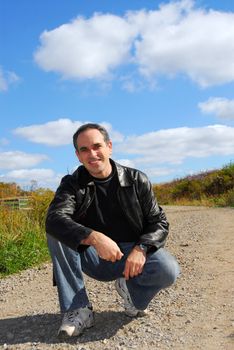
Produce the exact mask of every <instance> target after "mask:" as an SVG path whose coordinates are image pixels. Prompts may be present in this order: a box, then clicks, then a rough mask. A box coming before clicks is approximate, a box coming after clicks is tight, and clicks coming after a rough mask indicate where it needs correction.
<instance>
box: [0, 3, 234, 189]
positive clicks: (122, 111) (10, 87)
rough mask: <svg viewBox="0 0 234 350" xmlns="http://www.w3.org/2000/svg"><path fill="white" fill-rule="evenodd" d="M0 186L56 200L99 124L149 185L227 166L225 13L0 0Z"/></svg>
mask: <svg viewBox="0 0 234 350" xmlns="http://www.w3.org/2000/svg"><path fill="white" fill-rule="evenodd" d="M0 116H1V129H0V181H2V182H16V183H17V184H20V185H21V186H22V188H24V189H28V188H30V186H31V184H32V182H33V181H34V182H35V181H36V183H37V186H39V187H49V188H52V189H54V188H56V187H57V185H58V183H59V181H60V179H61V177H62V176H63V175H65V174H67V173H71V172H72V171H73V170H74V169H75V168H76V167H77V165H79V163H78V160H77V159H76V157H75V153H74V150H73V146H72V135H73V133H74V132H75V131H76V129H77V128H78V127H79V126H80V125H81V124H83V123H85V122H97V123H102V124H104V125H105V126H106V127H107V129H108V131H109V132H110V135H111V138H112V140H113V145H114V153H113V158H114V159H115V160H117V161H119V162H121V163H122V164H125V165H129V166H132V167H136V168H138V169H141V170H142V171H144V172H146V173H147V174H148V176H149V177H150V179H151V181H152V182H153V183H160V182H166V181H170V180H172V179H175V178H180V177H183V176H186V175H188V174H194V173H197V172H200V171H205V170H208V169H216V168H219V167H222V166H223V165H226V164H228V163H229V162H230V161H233V159H234V1H230V0H222V1H215V0H199V1H192V0H182V1H166V0H165V1H140V0H136V1H134V0H131V1H126V0H125V1H122V0H119V1H116V0H106V1H104V0H103V1H102V0H99V1H98V0H92V1H78V0H50V1H48V0H40V1H31V0H20V1H18V0H7V1H6V0H0Z"/></svg>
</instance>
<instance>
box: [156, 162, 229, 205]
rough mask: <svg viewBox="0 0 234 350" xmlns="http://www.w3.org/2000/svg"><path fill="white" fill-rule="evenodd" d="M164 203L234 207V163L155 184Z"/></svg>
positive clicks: (161, 202) (158, 197)
mask: <svg viewBox="0 0 234 350" xmlns="http://www.w3.org/2000/svg"><path fill="white" fill-rule="evenodd" d="M153 189H154V192H155V194H156V196H157V199H158V202H159V203H160V204H162V205H203V206H210V207H213V206H219V207H234V163H232V162H231V163H230V164H228V165H226V166H224V167H223V168H222V169H219V170H213V171H207V172H202V173H199V174H196V175H193V176H187V177H185V178H182V179H176V180H174V181H172V182H169V183H165V184H159V185H154V186H153Z"/></svg>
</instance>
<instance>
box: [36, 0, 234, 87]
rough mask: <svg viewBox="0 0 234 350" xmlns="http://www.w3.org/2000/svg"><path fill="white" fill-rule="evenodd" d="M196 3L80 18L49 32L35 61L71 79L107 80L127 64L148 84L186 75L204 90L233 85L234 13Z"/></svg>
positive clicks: (129, 84)
mask: <svg viewBox="0 0 234 350" xmlns="http://www.w3.org/2000/svg"><path fill="white" fill-rule="evenodd" d="M195 4H196V2H195V1H193V0H182V1H173V2H169V3H167V4H163V5H160V6H159V8H158V9H157V10H151V11H146V10H140V11H134V12H128V13H126V14H125V15H124V16H122V17H120V16H117V15H110V14H94V15H93V16H92V17H91V18H89V19H85V18H77V19H75V20H73V21H72V22H70V23H67V24H64V25H61V26H60V27H58V28H55V29H54V30H51V31H45V32H44V33H43V34H42V35H41V38H40V41H41V45H40V46H39V47H38V49H37V51H36V52H35V56H34V57H35V60H36V62H37V63H38V65H39V66H40V67H41V68H42V69H44V70H46V71H55V72H58V73H60V74H61V75H62V77H64V78H68V79H70V78H71V79H96V78H102V79H103V78H106V77H109V76H110V74H111V73H112V72H113V70H114V69H115V68H118V67H119V66H121V65H126V64H128V65H129V66H130V65H132V66H133V68H136V67H138V70H139V72H140V73H141V74H142V75H143V76H144V77H146V78H147V79H153V78H154V77H157V76H160V75H166V76H168V77H174V76H175V75H177V74H183V75H186V76H188V77H189V78H190V79H192V80H193V81H195V82H196V83H198V84H199V85H200V86H202V87H207V86H210V85H215V84H222V83H227V82H231V81H233V80H234V65H233V61H234V40H233V37H234V13H232V12H219V11H214V10H206V9H202V8H196V6H195ZM130 69H131V68H130ZM116 73H117V72H116ZM138 84H139V83H138ZM124 88H125V89H127V90H130V91H134V90H135V84H134V82H133V81H131V80H127V81H125V82H124Z"/></svg>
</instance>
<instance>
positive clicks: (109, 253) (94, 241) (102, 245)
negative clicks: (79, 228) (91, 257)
mask: <svg viewBox="0 0 234 350" xmlns="http://www.w3.org/2000/svg"><path fill="white" fill-rule="evenodd" d="M81 243H82V244H86V245H91V246H93V247H94V248H95V249H96V251H97V253H98V255H99V256H100V258H102V259H104V260H107V261H112V262H115V261H116V260H120V259H121V258H122V256H123V253H122V252H121V250H120V248H119V246H118V245H117V244H116V243H115V241H113V240H112V239H111V238H109V237H108V236H106V235H104V234H103V233H101V232H98V231H92V232H91V233H90V235H89V236H88V238H86V239H83V240H82V241H81Z"/></svg>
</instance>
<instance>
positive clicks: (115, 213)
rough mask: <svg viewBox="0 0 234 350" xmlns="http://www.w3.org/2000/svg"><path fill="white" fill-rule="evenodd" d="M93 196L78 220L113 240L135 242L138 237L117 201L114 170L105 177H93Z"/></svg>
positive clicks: (116, 182) (116, 180) (116, 184)
mask: <svg viewBox="0 0 234 350" xmlns="http://www.w3.org/2000/svg"><path fill="white" fill-rule="evenodd" d="M93 181H94V183H95V196H94V199H93V201H92V203H91V205H90V206H89V208H88V209H87V212H86V215H85V217H84V218H82V221H81V222H80V223H81V224H82V225H84V226H87V227H89V228H91V229H92V230H95V231H99V232H102V233H104V234H105V235H106V236H108V237H110V238H111V239H113V240H114V241H115V242H136V241H137V240H138V239H137V238H138V237H137V236H136V233H135V232H134V229H133V228H132V227H131V225H130V223H129V222H128V220H127V218H126V216H125V213H124V211H123V210H122V208H121V205H120V203H119V201H118V194H117V193H118V187H119V181H118V177H117V173H116V171H114V173H113V172H112V173H111V174H110V175H109V176H108V177H107V178H105V179H97V178H93Z"/></svg>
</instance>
